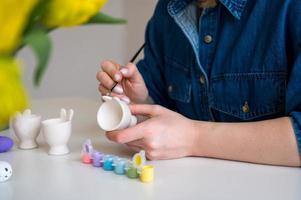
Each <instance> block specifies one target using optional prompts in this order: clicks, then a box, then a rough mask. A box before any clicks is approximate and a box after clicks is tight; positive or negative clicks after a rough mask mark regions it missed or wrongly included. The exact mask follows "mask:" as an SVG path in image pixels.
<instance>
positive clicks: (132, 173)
mask: <svg viewBox="0 0 301 200" xmlns="http://www.w3.org/2000/svg"><path fill="white" fill-rule="evenodd" d="M125 170H126V176H127V177H128V178H132V179H134V178H138V177H139V174H138V171H137V168H136V167H135V166H134V165H133V163H132V162H131V161H129V162H128V163H127V164H126V167H125Z"/></svg>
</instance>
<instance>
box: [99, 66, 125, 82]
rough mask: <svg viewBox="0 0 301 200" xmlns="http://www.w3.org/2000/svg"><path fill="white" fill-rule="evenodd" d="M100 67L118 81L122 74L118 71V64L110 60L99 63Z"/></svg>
mask: <svg viewBox="0 0 301 200" xmlns="http://www.w3.org/2000/svg"><path fill="white" fill-rule="evenodd" d="M101 68H102V70H103V71H104V72H106V73H107V74H108V75H109V76H110V77H111V78H112V79H113V80H114V81H116V82H120V81H121V79H122V74H121V72H120V71H119V68H120V65H119V64H117V63H114V62H112V61H104V62H102V64H101Z"/></svg>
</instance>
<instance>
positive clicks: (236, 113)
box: [210, 72, 286, 121]
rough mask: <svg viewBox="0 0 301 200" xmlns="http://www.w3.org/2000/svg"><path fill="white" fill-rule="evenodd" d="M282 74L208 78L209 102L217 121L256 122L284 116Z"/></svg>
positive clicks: (284, 82)
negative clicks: (280, 115) (209, 84)
mask: <svg viewBox="0 0 301 200" xmlns="http://www.w3.org/2000/svg"><path fill="white" fill-rule="evenodd" d="M285 75H286V74H285V73H278V72H277V73H274V72H273V73H243V74H223V75H220V76H216V77H212V80H211V88H210V89H211V94H210V102H211V108H213V110H215V111H214V113H215V117H216V118H217V119H216V120H217V121H256V120H262V119H265V118H266V119H269V118H273V116H275V117H276V116H277V114H278V115H279V114H281V113H282V114H283V113H284V105H285V88H286V79H285V77H286V76H285Z"/></svg>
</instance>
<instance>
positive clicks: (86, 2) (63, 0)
mask: <svg viewBox="0 0 301 200" xmlns="http://www.w3.org/2000/svg"><path fill="white" fill-rule="evenodd" d="M106 3H107V0H50V2H49V4H48V6H47V9H46V12H45V15H44V16H43V19H42V21H43V23H44V24H45V25H46V26H48V27H50V28H51V27H56V26H76V25H79V24H83V23H85V22H87V21H88V20H89V19H90V18H91V17H92V16H94V15H95V14H96V13H97V12H99V10H100V9H101V8H102V7H103V6H104V5H105V4H106Z"/></svg>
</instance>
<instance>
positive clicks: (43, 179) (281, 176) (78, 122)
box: [0, 98, 301, 200]
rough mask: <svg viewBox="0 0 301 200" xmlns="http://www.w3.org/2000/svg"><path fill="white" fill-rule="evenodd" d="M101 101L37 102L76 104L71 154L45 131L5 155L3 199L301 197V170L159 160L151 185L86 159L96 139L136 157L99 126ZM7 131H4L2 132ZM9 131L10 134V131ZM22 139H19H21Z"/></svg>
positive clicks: (53, 108)
mask: <svg viewBox="0 0 301 200" xmlns="http://www.w3.org/2000/svg"><path fill="white" fill-rule="evenodd" d="M99 104H100V102H96V101H93V100H89V99H83V98H60V99H47V100H37V101H33V112H34V113H39V114H41V115H42V116H43V118H44V119H47V118H50V117H51V118H52V117H57V116H58V114H59V110H60V108H61V107H65V108H73V109H74V110H75V117H74V123H73V133H72V134H73V135H72V138H71V140H70V143H69V147H70V150H71V153H70V154H68V155H66V156H49V155H48V154H47V150H48V147H47V145H46V144H45V143H44V141H43V138H42V137H41V135H40V136H39V138H38V142H39V144H40V147H39V148H38V149H34V150H19V149H18V148H16V147H14V148H13V149H12V151H10V152H8V153H3V154H0V160H4V161H8V162H10V163H11V165H12V167H13V170H14V173H13V177H12V178H11V179H10V180H9V181H8V182H5V183H0V199H1V200H12V199H14V200H48V199H49V200H60V199H64V200H65V199H70V200H71V199H72V200H77V199H78V200H89V199H119V198H120V199H131V200H135V199H139V200H140V199H172V200H174V199H181V200H183V199H187V200H193V199H198V200H201V199H204V200H208V199H218V200H225V199H229V200H230V199H231V200H235V199H239V200H246V199H250V200H255V199H256V200H257V199H264V200H269V199H271V200H278V199H289V200H294V199H295V200H300V199H301V169H298V168H286V167H273V166H264V165H255V164H248V163H240V162H231V161H223V160H214V159H205V158H183V159H177V160H166V161H153V162H150V163H151V164H152V165H154V166H155V181H154V182H153V183H149V184H145V183H142V182H140V181H139V180H138V179H135V180H133V179H128V178H127V177H126V176H119V175H116V174H114V173H113V172H106V171H103V169H101V168H94V167H92V166H88V165H84V164H82V163H81V162H80V150H81V145H82V143H83V142H84V140H85V139H86V138H91V139H92V141H93V144H94V147H95V148H96V149H98V150H99V151H102V152H104V153H110V154H116V155H118V156H125V157H127V158H130V157H131V156H132V155H133V153H132V152H130V151H129V150H127V149H126V148H125V147H123V146H120V145H117V144H114V143H112V142H110V141H108V140H107V139H106V138H105V136H104V134H103V132H101V131H100V129H99V128H98V127H97V124H96V119H95V116H96V112H97V109H98V106H99ZM2 134H3V133H1V135H2ZM4 135H10V133H9V132H8V131H6V132H4ZM15 141H16V140H15Z"/></svg>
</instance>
